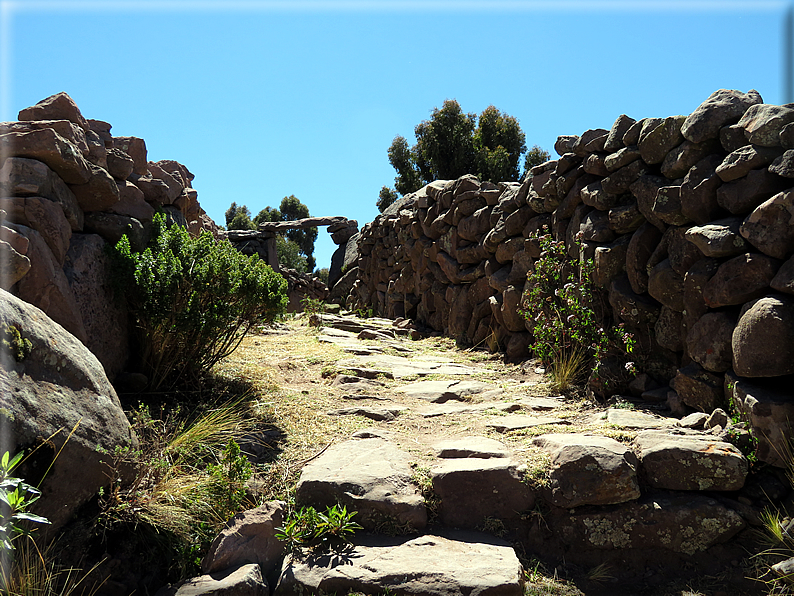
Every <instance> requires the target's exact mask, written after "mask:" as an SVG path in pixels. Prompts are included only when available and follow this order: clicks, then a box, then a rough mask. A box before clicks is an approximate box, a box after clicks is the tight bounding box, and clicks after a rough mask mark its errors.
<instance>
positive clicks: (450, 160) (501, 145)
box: [378, 99, 548, 211]
mask: <svg viewBox="0 0 794 596" xmlns="http://www.w3.org/2000/svg"><path fill="white" fill-rule="evenodd" d="M414 134H415V136H416V145H414V146H413V147H410V146H409V145H408V141H407V140H406V139H405V137H402V136H399V135H398V136H396V137H395V138H394V140H393V141H392V144H391V146H390V147H389V149H388V156H389V163H390V164H391V165H392V167H394V169H395V170H396V171H397V176H396V177H395V179H394V185H395V189H396V191H397V192H399V193H400V194H403V195H404V194H408V193H410V192H414V191H416V190H418V189H420V188H421V187H422V186H423V185H425V184H428V183H429V182H432V181H433V180H452V179H455V178H458V177H460V176H463V175H464V174H475V175H476V176H477V177H478V178H480V180H489V181H491V182H500V181H509V180H518V179H519V176H520V171H519V161H520V159H521V155H522V154H523V153H524V151H526V144H525V141H526V137H525V135H524V133H523V131H522V130H521V126H520V125H519V123H518V120H517V119H516V118H515V117H513V116H510V115H509V114H505V113H503V112H501V111H499V110H498V109H497V108H496V107H494V106H488V107H487V108H485V110H483V112H482V114H480V115H479V118H478V116H477V115H476V114H473V113H468V114H467V113H464V112H463V110H462V109H461V107H460V104H459V103H458V102H457V101H456V100H454V99H447V100H445V101H444V105H443V106H442V107H441V109H438V108H433V112H432V114H431V116H430V119H429V120H423V121H422V122H420V123H419V124H417V125H416V128H414ZM536 150H537V151H536ZM537 152H541V153H545V154H546V155H547V156H548V153H546V152H544V151H543V150H542V149H540V147H538V146H537V145H536V146H535V147H533V148H532V149H531V150H530V154H531V155H532V157H531V159H530V155H529V154H528V156H527V159H526V160H525V162H524V171H525V172H526V170H527V163H528V160H529V161H532V162H533V163H532V165H536V164H535V163H534V161H535V160H537V158H538V155H537ZM544 161H545V160H544ZM539 163H542V161H541V162H539ZM530 167H531V166H530ZM392 196H393V197H394V198H395V199H396V194H394V190H392V189H390V188H388V187H386V186H384V187H383V189H381V192H380V194H379V198H378V208H379V209H380V210H381V211H383V209H385V208H386V207H387V206H388V204H391V202H393V199H392ZM390 199H392V200H391V202H389V200H390ZM387 203H388V204H387ZM382 205H385V206H383V207H382Z"/></svg>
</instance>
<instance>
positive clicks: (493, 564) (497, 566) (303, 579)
mask: <svg viewBox="0 0 794 596" xmlns="http://www.w3.org/2000/svg"><path fill="white" fill-rule="evenodd" d="M523 577H524V573H523V569H522V567H521V563H520V562H519V561H518V558H517V557H516V554H515V551H514V550H513V548H512V547H511V546H510V545H509V544H508V543H506V542H503V541H501V540H498V539H496V538H493V537H491V536H488V535H485V534H479V533H471V532H465V533H464V532H449V533H444V534H443V535H425V536H419V537H418V538H407V539H406V538H405V537H400V538H393V537H384V536H373V535H356V537H355V543H354V544H352V545H351V546H350V548H349V549H347V550H344V551H340V552H317V553H307V554H305V555H302V556H300V555H295V556H288V557H287V558H285V560H284V566H283V568H282V571H281V577H280V578H279V580H278V584H277V585H276V590H275V595H276V596H291V595H296V596H297V595H303V594H307V593H308V594H318V593H325V594H332V593H336V594H348V593H350V592H353V591H355V592H363V593H365V594H381V593H389V594H394V595H395V596H400V595H404V594H405V595H409V594H410V595H417V594H422V595H427V596H463V595H469V594H477V595H480V596H488V595H493V596H497V595H498V596H520V595H521V594H523Z"/></svg>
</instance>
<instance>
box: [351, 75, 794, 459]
mask: <svg viewBox="0 0 794 596" xmlns="http://www.w3.org/2000/svg"><path fill="white" fill-rule="evenodd" d="M555 150H556V152H557V153H558V155H559V158H558V159H556V160H552V161H549V162H547V163H545V164H542V165H539V166H536V167H534V168H532V170H531V171H530V172H529V173H528V175H527V176H526V177H525V179H524V180H523V181H521V182H520V183H519V182H502V183H498V184H492V183H488V182H481V181H479V180H478V179H477V178H475V177H474V176H464V177H462V178H459V179H457V180H450V181H436V182H433V183H431V184H429V185H427V186H425V187H424V188H422V189H421V190H419V191H417V192H416V193H413V194H411V195H407V196H406V197H404V198H402V199H400V200H399V201H398V202H396V203H395V204H394V205H392V206H391V207H390V208H389V209H387V210H386V211H385V212H384V213H383V214H381V215H380V216H378V217H377V218H376V219H375V220H374V221H373V222H372V223H370V224H368V225H366V226H365V227H364V228H363V229H362V231H361V234H360V237H359V239H358V249H359V258H358V262H357V265H358V280H357V281H356V283H355V286H354V291H353V293H352V295H351V297H350V299H349V306H351V307H355V308H372V309H373V310H374V311H375V312H376V313H377V314H379V315H383V316H388V317H407V318H412V319H415V320H417V321H419V322H421V323H423V324H425V325H427V326H429V327H431V328H433V329H435V330H437V331H442V332H444V333H445V334H447V335H449V336H451V337H453V338H455V339H456V340H458V341H459V342H460V343H462V344H464V345H486V344H491V345H496V343H497V342H498V345H499V346H500V347H501V349H503V350H505V351H506V352H507V355H508V356H510V357H514V358H520V357H522V356H529V355H530V352H529V346H530V345H531V343H532V334H531V329H532V327H531V325H529V324H528V322H527V321H526V320H525V319H524V318H523V316H522V315H521V313H520V310H521V297H522V294H523V292H524V291H525V290H526V289H527V273H528V272H529V271H530V270H531V269H532V267H533V263H534V261H535V260H536V259H537V258H538V257H539V256H540V249H539V245H538V242H537V240H536V239H535V235H536V234H537V233H538V232H540V231H542V230H544V229H547V230H549V231H550V232H551V234H552V235H553V236H554V237H555V238H556V239H558V240H563V241H565V243H566V247H567V250H568V253H569V255H570V256H571V257H572V258H579V259H593V260H594V263H595V270H594V279H595V281H596V283H597V284H598V285H599V286H600V287H601V288H602V290H603V293H604V298H605V300H608V302H607V303H608V305H609V307H608V309H607V311H606V312H605V313H604V322H605V323H607V324H619V323H623V324H624V325H625V326H626V327H627V328H628V329H630V330H631V331H632V332H633V333H634V334H635V336H636V337H637V338H638V342H639V344H640V345H641V346H644V352H645V354H646V356H647V363H648V367H649V370H650V371H651V372H652V375H651V377H644V382H643V384H642V385H644V387H645V388H648V387H649V386H650V387H653V386H654V383H655V386H656V387H657V388H656V389H655V391H647V392H645V393H646V394H647V397H648V399H662V400H666V401H667V403H668V405H670V407H671V408H672V409H673V411H674V412H678V413H685V412H686V411H692V410H701V411H706V412H711V411H712V410H713V409H714V408H715V407H718V406H723V405H729V404H730V403H732V404H734V405H735V406H736V407H737V408H738V410H739V411H740V412H741V413H742V415H743V416H744V417H745V418H746V419H747V420H749V421H750V423H751V424H752V426H753V428H754V430H755V433H756V436H757V437H758V438H759V440H760V445H759V457H760V458H761V459H762V460H764V461H768V462H771V463H774V464H778V465H780V464H782V454H783V453H785V452H786V450H785V441H786V438H787V437H789V436H790V427H789V423H788V420H789V419H791V420H794V394H792V391H791V387H792V386H794V385H792V384H791V380H792V377H791V375H792V374H794V297H793V296H792V294H794V257H792V254H793V253H794V222H792V214H794V207H792V204H793V203H794V180H792V179H794V108H792V106H776V105H770V104H764V103H763V100H762V98H761V96H760V95H759V94H758V93H757V92H756V91H750V92H748V93H742V92H739V91H732V90H719V91H717V92H715V93H713V94H712V95H711V96H710V97H709V98H708V99H707V100H706V101H704V102H703V103H702V104H701V105H700V106H698V107H697V109H695V111H694V112H692V113H691V114H689V115H677V116H670V117H667V118H643V119H641V120H634V119H633V118H630V117H628V116H626V115H621V116H619V117H618V118H617V119H616V120H615V122H614V124H613V125H612V127H611V128H610V129H592V130H587V131H585V132H584V133H582V134H581V135H569V136H560V137H559V138H558V140H557V142H556V144H555ZM635 387H637V384H635Z"/></svg>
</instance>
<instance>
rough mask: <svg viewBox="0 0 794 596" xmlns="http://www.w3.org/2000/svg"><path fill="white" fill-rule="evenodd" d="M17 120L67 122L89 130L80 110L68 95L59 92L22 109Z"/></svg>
mask: <svg viewBox="0 0 794 596" xmlns="http://www.w3.org/2000/svg"><path fill="white" fill-rule="evenodd" d="M17 118H18V119H19V120H22V121H26V120H33V121H38V120H68V121H69V122H72V123H74V124H76V125H77V126H79V127H80V128H82V129H83V130H84V131H88V130H91V128H90V127H89V125H88V121H87V120H86V119H85V118H84V117H83V114H82V113H81V112H80V108H78V107H77V104H76V103H75V102H74V100H73V99H72V98H71V97H69V94H68V93H66V92H64V91H61V92H60V93H56V94H55V95H50V96H49V97H47V98H45V99H42V100H41V101H40V102H38V103H37V104H36V105H34V106H30V107H29V108H24V109H22V110H20V111H19V115H18V116H17Z"/></svg>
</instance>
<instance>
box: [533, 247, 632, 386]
mask: <svg viewBox="0 0 794 596" xmlns="http://www.w3.org/2000/svg"><path fill="white" fill-rule="evenodd" d="M535 239H537V240H538V242H539V244H540V249H541V253H540V257H539V258H538V259H537V260H536V261H535V264H534V268H533V269H532V271H530V272H529V274H528V275H527V279H528V281H529V284H528V290H527V291H526V292H525V293H524V295H523V296H522V311H521V312H522V314H523V315H524V317H526V318H527V319H528V320H529V321H530V322H531V323H532V328H533V329H532V332H533V335H534V342H533V344H532V351H533V353H534V354H535V356H536V357H538V358H539V359H540V360H541V361H542V362H543V363H544V364H545V365H546V366H548V367H550V369H551V370H552V371H558V373H557V374H558V375H559V376H564V377H566V379H576V378H577V377H578V375H579V374H580V373H581V372H582V371H584V370H588V369H592V370H593V371H594V373H595V374H598V369H599V364H600V363H601V362H602V361H603V359H605V358H606V357H607V356H608V355H610V354H615V353H622V354H623V355H625V354H626V353H630V352H631V351H632V349H633V347H634V339H633V337H632V335H631V334H630V333H627V332H626V331H625V330H624V329H623V324H622V323H621V324H620V325H617V326H616V327H613V328H609V327H608V326H607V325H606V322H605V321H604V320H600V319H599V317H598V316H597V315H596V311H595V310H594V306H595V305H596V303H597V301H598V298H599V297H598V294H597V289H596V287H595V285H594V283H593V281H592V273H593V268H594V265H593V261H592V260H591V259H590V260H587V261H583V262H580V261H579V260H575V259H571V258H570V257H569V256H568V254H567V251H566V247H565V243H564V242H562V241H559V240H554V239H553V238H552V237H551V236H550V235H548V234H546V235H537V236H535ZM572 363H575V365H574V364H572ZM627 367H633V363H631V362H629V363H627ZM562 380H563V379H558V383H560V384H562V383H561V381H562Z"/></svg>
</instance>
